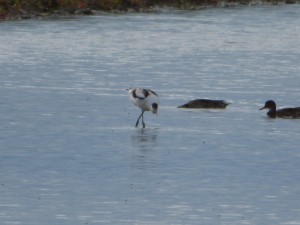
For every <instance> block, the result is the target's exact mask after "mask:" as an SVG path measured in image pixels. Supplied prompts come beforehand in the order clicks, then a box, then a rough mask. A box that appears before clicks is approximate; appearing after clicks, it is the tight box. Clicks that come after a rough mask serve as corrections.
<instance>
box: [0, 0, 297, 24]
mask: <svg viewBox="0 0 300 225" xmlns="http://www.w3.org/2000/svg"><path fill="white" fill-rule="evenodd" d="M299 3H300V0H222V1H218V0H207V1H202V2H201V3H195V2H190V1H187V2H185V3H182V2H181V3H180V4H179V3H176V2H175V3H174V2H173V3H168V2H161V3H155V4H136V5H134V4H127V5H117V6H115V7H108V8H103V7H98V8H97V7H95V6H91V7H90V6H89V5H77V6H71V7H67V6H65V7H57V8H47V9H36V8H28V7H27V8H26V7H25V8H22V7H19V8H8V7H3V6H2V5H1V2H0V22H1V21H12V20H23V19H42V18H47V17H59V16H73V15H101V14H107V13H116V14H118V13H133V12H134V13H146V12H156V11H159V10H160V9H164V8H168V9H175V10H199V9H207V8H219V7H239V6H258V5H291V4H299Z"/></svg>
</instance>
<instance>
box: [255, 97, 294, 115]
mask: <svg viewBox="0 0 300 225" xmlns="http://www.w3.org/2000/svg"><path fill="white" fill-rule="evenodd" d="M263 109H269V111H268V112H267V115H268V117H270V118H276V117H280V118H294V119H295V118H300V107H295V108H283V109H278V110H276V103H275V102H274V101H273V100H268V101H266V103H265V105H264V107H262V108H260V109H259V110H263Z"/></svg>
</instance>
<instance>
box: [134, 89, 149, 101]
mask: <svg viewBox="0 0 300 225" xmlns="http://www.w3.org/2000/svg"><path fill="white" fill-rule="evenodd" d="M148 95H149V93H148ZM132 96H133V98H138V99H141V100H142V99H145V98H143V97H140V96H137V95H136V89H134V90H133V91H132ZM146 97H147V96H146Z"/></svg>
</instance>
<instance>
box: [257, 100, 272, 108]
mask: <svg viewBox="0 0 300 225" xmlns="http://www.w3.org/2000/svg"><path fill="white" fill-rule="evenodd" d="M262 109H270V110H276V103H275V102H274V101H273V100H268V101H266V102H265V105H264V107H262V108H260V109H259V110H262Z"/></svg>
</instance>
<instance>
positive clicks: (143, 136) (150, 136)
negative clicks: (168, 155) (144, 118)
mask: <svg viewBox="0 0 300 225" xmlns="http://www.w3.org/2000/svg"><path fill="white" fill-rule="evenodd" d="M131 141H132V147H133V149H132V159H133V160H132V167H134V168H138V169H142V170H144V169H146V168H149V167H155V164H157V160H156V156H155V152H156V147H157V130H156V129H138V130H136V132H135V133H134V134H133V135H132V136H131Z"/></svg>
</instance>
